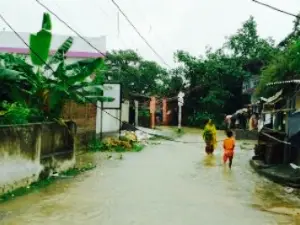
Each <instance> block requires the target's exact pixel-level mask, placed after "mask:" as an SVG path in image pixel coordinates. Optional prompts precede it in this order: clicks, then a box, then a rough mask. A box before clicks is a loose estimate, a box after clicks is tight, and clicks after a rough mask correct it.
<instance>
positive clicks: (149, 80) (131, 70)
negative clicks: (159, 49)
mask: <svg viewBox="0 0 300 225" xmlns="http://www.w3.org/2000/svg"><path fill="white" fill-rule="evenodd" d="M106 62H107V66H108V68H109V70H108V71H107V72H105V78H106V81H118V82H121V83H122V85H123V86H122V88H123V94H124V96H125V97H127V98H128V97H129V96H130V93H139V94H143V95H152V94H158V93H160V92H162V91H163V90H161V89H162V86H163V84H164V81H165V80H164V79H165V78H166V77H167V76H168V73H167V71H166V70H165V69H164V68H162V67H161V66H160V65H159V64H157V63H156V62H153V61H147V60H144V59H142V57H141V56H139V55H138V54H137V53H136V52H135V51H133V50H120V51H112V52H110V53H108V54H107V57H106Z"/></svg>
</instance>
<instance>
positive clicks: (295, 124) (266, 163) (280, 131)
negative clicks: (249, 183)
mask: <svg viewBox="0 0 300 225" xmlns="http://www.w3.org/2000/svg"><path fill="white" fill-rule="evenodd" d="M299 84H300V80H289V81H280V82H274V83H269V84H267V86H272V87H273V88H274V87H279V88H280V89H279V91H278V92H276V94H275V95H274V96H272V97H270V98H267V99H266V98H261V100H262V101H263V107H262V112H261V116H262V120H263V125H262V127H261V129H260V132H259V137H258V144H257V146H256V148H255V156H254V157H253V158H252V160H251V165H252V166H253V167H254V168H255V169H256V170H258V171H259V172H261V173H263V174H265V175H266V176H268V177H270V178H271V179H273V180H277V181H278V182H281V183H285V184H292V185H294V186H300V173H296V172H295V169H294V168H295V167H297V166H300V92H299ZM268 168H272V169H268Z"/></svg>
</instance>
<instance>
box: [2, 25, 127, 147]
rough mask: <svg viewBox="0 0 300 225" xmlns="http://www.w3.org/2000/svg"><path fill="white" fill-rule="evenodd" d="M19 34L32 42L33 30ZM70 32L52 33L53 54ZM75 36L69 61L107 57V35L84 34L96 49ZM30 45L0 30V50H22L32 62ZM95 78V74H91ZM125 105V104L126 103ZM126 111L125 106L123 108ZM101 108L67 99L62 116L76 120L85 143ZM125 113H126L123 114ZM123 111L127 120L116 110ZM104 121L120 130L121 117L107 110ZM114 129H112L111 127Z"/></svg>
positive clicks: (68, 54) (93, 134)
mask: <svg viewBox="0 0 300 225" xmlns="http://www.w3.org/2000/svg"><path fill="white" fill-rule="evenodd" d="M19 34H20V36H21V37H22V38H23V39H24V40H25V41H26V42H27V43H28V44H29V37H30V33H24V32H23V33H19ZM68 37H69V36H65V35H58V34H52V41H51V47H50V49H51V50H50V54H51V55H52V54H54V53H55V52H56V50H57V49H58V48H59V47H60V46H61V45H62V44H63V43H64V41H65V40H66V39H67V38H68ZM72 37H73V44H72V46H71V48H70V50H69V51H68V52H67V54H66V63H67V64H70V63H74V62H76V61H79V60H84V59H88V58H98V57H105V53H106V37H105V36H99V37H85V39H86V40H87V41H88V42H89V43H91V45H93V46H94V47H95V48H96V49H97V50H99V51H97V50H95V49H94V48H93V47H91V46H90V45H89V44H88V43H87V41H85V40H83V39H82V38H80V37H78V36H72ZM29 52H30V49H29V48H28V46H26V45H25V44H24V43H23V41H22V40H20V38H19V37H18V36H16V34H15V33H13V32H6V31H3V32H1V33H0V53H12V54H20V55H25V56H26V61H28V62H29V63H30V61H31V60H30V56H29ZM91 78H92V77H91ZM124 108H125V107H124ZM123 111H124V110H123ZM97 114H99V110H97V106H96V105H95V104H86V105H79V104H76V103H74V102H68V103H66V105H65V107H64V111H63V115H62V117H63V118H65V119H69V120H73V121H75V122H76V124H77V126H78V129H77V131H78V134H79V139H80V141H81V142H82V143H87V142H88V141H89V140H90V139H91V138H92V137H94V136H95V134H96V132H97V127H98V126H99V124H98V126H97V123H99V122H98V119H97V118H99V117H100V115H97ZM124 114H125V115H124ZM121 115H123V118H125V119H124V120H126V113H125V112H122V114H120V113H117V114H116V113H115V112H114V116H117V117H118V118H120V117H121ZM104 117H105V118H104V120H103V121H104V124H103V126H104V127H105V128H107V129H108V128H111V127H115V129H116V130H115V131H116V132H118V131H119V125H116V124H118V121H116V118H113V117H112V116H109V115H108V114H105V115H104ZM110 130H111V129H110Z"/></svg>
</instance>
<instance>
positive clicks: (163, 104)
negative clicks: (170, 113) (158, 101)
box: [162, 98, 168, 125]
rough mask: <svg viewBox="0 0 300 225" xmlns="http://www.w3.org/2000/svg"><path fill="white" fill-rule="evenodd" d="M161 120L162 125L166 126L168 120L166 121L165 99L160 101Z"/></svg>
mask: <svg viewBox="0 0 300 225" xmlns="http://www.w3.org/2000/svg"><path fill="white" fill-rule="evenodd" d="M162 117H163V118H162V119H163V121H162V122H163V125H168V124H167V123H168V121H167V120H168V119H167V99H165V98H164V99H163V101H162Z"/></svg>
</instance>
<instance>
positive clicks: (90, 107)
mask: <svg viewBox="0 0 300 225" xmlns="http://www.w3.org/2000/svg"><path fill="white" fill-rule="evenodd" d="M96 115H97V106H96V104H84V105H81V104H77V103H75V102H71V101H70V102H68V103H66V104H65V106H64V109H63V113H62V117H63V118H64V119H66V120H72V121H74V122H75V123H76V124H77V134H78V137H79V139H80V140H79V141H80V142H81V143H83V144H84V143H87V142H88V141H89V139H91V137H90V136H93V135H94V134H95V132H96Z"/></svg>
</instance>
